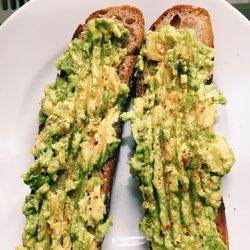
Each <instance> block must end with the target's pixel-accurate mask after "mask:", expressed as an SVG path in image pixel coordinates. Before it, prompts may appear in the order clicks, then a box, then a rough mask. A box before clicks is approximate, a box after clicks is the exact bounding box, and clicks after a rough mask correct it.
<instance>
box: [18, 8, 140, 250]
mask: <svg viewBox="0 0 250 250" xmlns="http://www.w3.org/2000/svg"><path fill="white" fill-rule="evenodd" d="M143 34H144V19H143V16H142V13H141V12H140V11H139V10H138V9H136V8H134V7H130V6H119V7H111V8H107V9H103V10H99V11H97V12H95V13H93V14H92V15H90V16H89V18H88V19H87V21H86V23H85V24H84V25H80V26H79V27H78V28H77V30H76V32H75V33H74V36H73V40H72V42H71V43H70V44H69V46H68V48H67V50H66V51H65V52H64V53H63V55H62V56H61V57H60V59H59V60H58V61H57V69H58V72H59V73H58V75H57V77H56V80H55V82H54V83H52V84H50V85H48V86H47V87H46V88H45V95H44V97H43V99H42V101H41V110H40V113H39V128H40V129H39V133H38V135H37V137H36V142H35V146H34V148H33V150H32V153H33V155H34V157H35V161H34V163H33V165H32V166H31V168H30V169H29V170H28V171H27V172H26V173H25V174H24V175H23V179H24V182H25V183H26V184H27V185H29V186H30V188H31V194H30V195H28V196H27V197H26V199H25V204H24V206H23V213H24V215H25V216H26V224H25V228H24V233H23V237H22V239H23V244H22V246H18V247H17V249H43V250H46V249H65V250H66V249H77V250H79V249H86V250H89V249H91V250H92V249H93V250H94V249H99V248H100V245H101V242H102V240H103V238H104V236H105V233H106V232H107V231H108V229H109V227H110V226H111V224H112V221H111V218H110V217H108V212H109V203H110V193H111V188H112V178H113V173H114V168H115V164H116V159H117V152H118V148H119V143H120V139H119V137H120V132H121V123H120V114H121V112H122V111H123V109H124V106H125V104H126V100H127V97H128V94H129V82H130V77H131V74H132V71H133V66H134V63H135V60H136V52H137V51H138V48H139V47H140V44H141V41H142V39H143Z"/></svg>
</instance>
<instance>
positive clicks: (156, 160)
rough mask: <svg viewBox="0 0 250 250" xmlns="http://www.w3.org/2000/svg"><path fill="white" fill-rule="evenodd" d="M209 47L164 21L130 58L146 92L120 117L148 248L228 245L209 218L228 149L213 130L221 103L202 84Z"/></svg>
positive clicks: (229, 157)
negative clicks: (126, 129)
mask: <svg viewBox="0 0 250 250" xmlns="http://www.w3.org/2000/svg"><path fill="white" fill-rule="evenodd" d="M213 53H214V52H213V49H212V48H208V47H206V46H204V45H203V44H202V43H201V42H199V41H198V39H197V38H196V36H195V33H194V31H193V30H176V29H175V28H174V27H172V26H169V25H166V26H163V27H162V28H160V29H159V30H157V31H154V32H152V31H149V32H148V33H147V35H146V41H145V44H144V45H143V47H142V49H141V52H140V56H139V60H138V61H137V64H136V68H137V69H136V73H135V74H136V76H141V77H142V78H143V84H145V85H146V92H145V94H144V95H143V96H142V97H138V98H136V99H135V100H134V104H133V106H134V111H131V112H128V113H125V114H123V119H124V120H131V126H132V132H133V136H134V139H135V142H136V145H137V146H136V149H135V153H134V157H133V158H132V159H131V160H130V162H129V163H130V165H131V173H132V175H133V176H134V177H135V178H136V179H138V180H139V181H140V183H141V186H140V190H141V192H142V196H143V199H144V202H143V204H142V207H143V210H144V214H145V216H144V218H143V219H142V221H141V223H140V229H141V230H142V231H143V232H144V233H145V235H146V237H147V239H148V241H149V242H150V244H151V247H152V249H154V250H162V249H168V250H170V249H183V250H188V249H190V250H195V249H207V250H212V249H216V250H220V249H221V250H222V249H227V246H226V245H225V244H224V243H223V241H222V240H221V238H220V236H219V234H218V232H217V227H216V224H215V218H216V214H217V210H218V208H219V206H220V204H221V191H220V184H221V179H222V177H223V176H224V175H225V174H226V173H228V172H229V171H230V168H231V167H232V165H233V163H234V156H233V153H232V151H231V149H230V148H229V147H228V145H227V142H226V140H225V139H224V138H223V137H221V136H219V135H217V134H216V133H215V132H214V130H213V124H214V122H215V121H216V104H225V103H226V100H225V98H224V97H223V95H222V94H221V93H220V92H218V91H217V90H215V88H214V85H213V84H207V81H208V80H209V79H211V75H212V70H213V64H214V63H213V57H214V54H213Z"/></svg>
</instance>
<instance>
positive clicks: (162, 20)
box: [151, 5, 214, 48]
mask: <svg viewBox="0 0 250 250" xmlns="http://www.w3.org/2000/svg"><path fill="white" fill-rule="evenodd" d="M164 24H171V25H172V26H174V27H176V28H178V29H193V30H194V31H195V33H196V35H197V37H198V39H199V40H200V41H201V42H202V43H204V44H205V45H206V46H208V47H212V48H213V47H214V36H213V30H212V24H211V19H210V15H209V13H208V12H207V11H206V10H205V9H203V8H200V7H194V6H192V5H176V6H174V7H172V8H170V9H168V10H166V11H165V12H164V13H163V14H162V15H161V16H160V17H159V18H158V19H157V20H156V21H155V22H154V23H153V25H152V26H151V30H156V29H158V28H160V27H161V26H162V25H164Z"/></svg>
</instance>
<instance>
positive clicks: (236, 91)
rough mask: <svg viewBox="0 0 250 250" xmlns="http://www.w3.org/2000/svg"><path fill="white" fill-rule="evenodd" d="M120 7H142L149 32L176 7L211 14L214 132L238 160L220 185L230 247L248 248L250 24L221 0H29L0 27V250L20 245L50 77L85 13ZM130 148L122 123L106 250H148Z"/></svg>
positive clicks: (127, 128)
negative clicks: (216, 94) (219, 100)
mask: <svg viewBox="0 0 250 250" xmlns="http://www.w3.org/2000/svg"><path fill="white" fill-rule="evenodd" d="M124 3H126V4H130V5H134V6H136V7H138V8H140V9H141V10H142V12H143V13H144V16H145V22H146V30H147V29H148V27H149V26H150V25H151V24H152V23H153V21H154V20H155V19H156V18H157V17H158V16H159V15H160V14H161V13H162V12H163V11H164V10H165V9H167V8H169V7H171V6H173V5H175V4H183V3H185V4H192V5H195V6H200V7H204V8H206V9H207V10H208V11H209V12H210V15H211V19H212V23H213V30H214V35H215V52H216V56H215V62H216V65H215V74H214V79H215V84H216V86H217V88H219V89H221V90H223V92H224V94H225V96H226V97H227V99H228V104H227V105H226V106H222V107H219V121H218V123H217V124H216V130H217V131H218V133H220V134H222V135H224V136H225V137H226V138H227V139H228V141H229V144H230V146H231V147H232V149H233V151H234V154H235V157H236V164H235V165H234V167H233V169H232V171H231V173H230V174H228V175H227V176H226V177H225V178H224V184H223V196H224V201H225V204H226V214H227V225H228V230H229V238H230V249H232V250H238V249H241V250H247V249H249V239H248V237H249V235H250V216H249V211H250V199H249V194H248V191H247V190H249V184H248V181H249V180H250V168H249V166H250V157H249V148H250V130H249V124H250V63H249V56H250V23H249V21H248V20H247V19H246V18H245V17H243V16H242V15H241V14H240V13H239V12H237V11H236V10H235V9H234V8H233V7H232V6H230V5H229V4H228V3H227V2H225V1H223V0H209V1H198V0H197V1H195V0H193V1H192V0H190V1H189V0H185V1H179V0H168V1H166V0H155V1H153V2H152V1H149V0H146V1H136V0H127V1H120V0H106V1H97V0H70V1H69V0H53V1H52V0H32V1H30V2H28V3H27V4H25V5H24V6H23V7H22V8H21V9H20V10H18V11H17V12H16V13H15V14H14V15H12V16H11V17H10V18H9V19H8V20H7V21H6V22H5V23H4V24H3V25H2V26H1V27H0V117H1V125H0V126H1V129H0V197H1V199H2V200H1V209H0V221H1V224H0V232H1V234H0V249H6V250H8V249H14V247H15V246H16V245H17V244H19V243H20V242H21V234H22V231H23V227H24V222H25V218H24V216H23V215H22V205H23V203H24V198H25V195H27V194H28V193H29V188H28V187H27V186H26V185H25V184H24V183H23V181H22V179H21V174H22V173H24V172H25V171H26V170H27V169H28V168H29V167H30V165H31V164H32V162H33V157H32V155H31V148H32V146H33V144H34V140H35V135H36V134H37V131H38V121H37V120H38V119H37V117H38V112H39V108H40V104H39V102H40V100H41V97H42V96H43V88H44V86H45V85H46V84H48V83H50V82H52V81H53V80H54V79H55V76H56V69H55V66H54V64H55V61H56V59H57V58H58V57H59V56H60V54H61V53H62V52H63V51H64V50H65V48H66V47H67V44H68V43H69V41H70V40H71V37H72V34H73V32H74V30H75V29H76V27H77V26H78V24H79V23H81V22H84V20H85V18H86V17H87V16H88V15H89V14H90V13H92V12H93V11H95V10H97V9H100V8H104V7H108V6H113V5H119V4H124ZM132 147H133V140H132V137H131V133H130V129H129V124H125V127H124V131H123V143H122V147H121V151H120V158H119V163H118V166H117V172H116V175H115V179H114V186H113V193H112V204H111V215H112V217H113V224H114V225H113V227H112V228H111V230H110V231H109V233H108V234H107V236H106V237H105V240H104V243H103V247H102V249H103V250H107V249H108V250H113V249H128V250H130V249H131V250H133V249H138V250H139V249H141V250H142V249H147V245H146V242H145V238H144V236H143V234H142V233H141V232H140V231H139V230H138V223H139V220H140V218H141V216H142V213H141V209H140V206H141V200H140V193H139V191H138V185H137V183H136V182H135V181H133V180H132V178H131V177H130V174H129V166H128V164H127V160H128V158H129V157H131V148H132Z"/></svg>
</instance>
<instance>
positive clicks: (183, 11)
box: [136, 5, 229, 246]
mask: <svg viewBox="0 0 250 250" xmlns="http://www.w3.org/2000/svg"><path fill="white" fill-rule="evenodd" d="M166 24H170V25H172V26H174V27H175V28H177V29H193V30H194V31H195V32H196V35H197V37H198V39H199V40H200V41H201V42H202V43H203V44H205V45H206V46H209V47H212V48H213V47H214V36H213V31H212V24H211V19H210V15H209V13H208V11H207V10H205V9H203V8H200V7H194V6H191V5H176V6H173V7H172V8H170V9H168V10H166V11H165V12H164V13H163V14H162V15H161V16H160V17H159V18H158V19H157V20H156V21H155V22H154V23H153V24H152V26H151V28H150V30H152V31H154V30H157V29H159V28H160V27H161V26H163V25H166ZM145 91H146V85H144V84H143V76H142V79H141V80H139V82H138V83H137V87H136V95H137V96H138V97H139V96H142V95H143V94H144V93H145ZM216 225H217V230H218V232H219V234H220V237H221V239H222V240H223V242H224V243H225V244H226V245H227V246H228V244H229V243H228V232H227V224H226V215H225V206H224V202H223V200H222V202H221V206H220V208H219V210H218V213H217V218H216Z"/></svg>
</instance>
